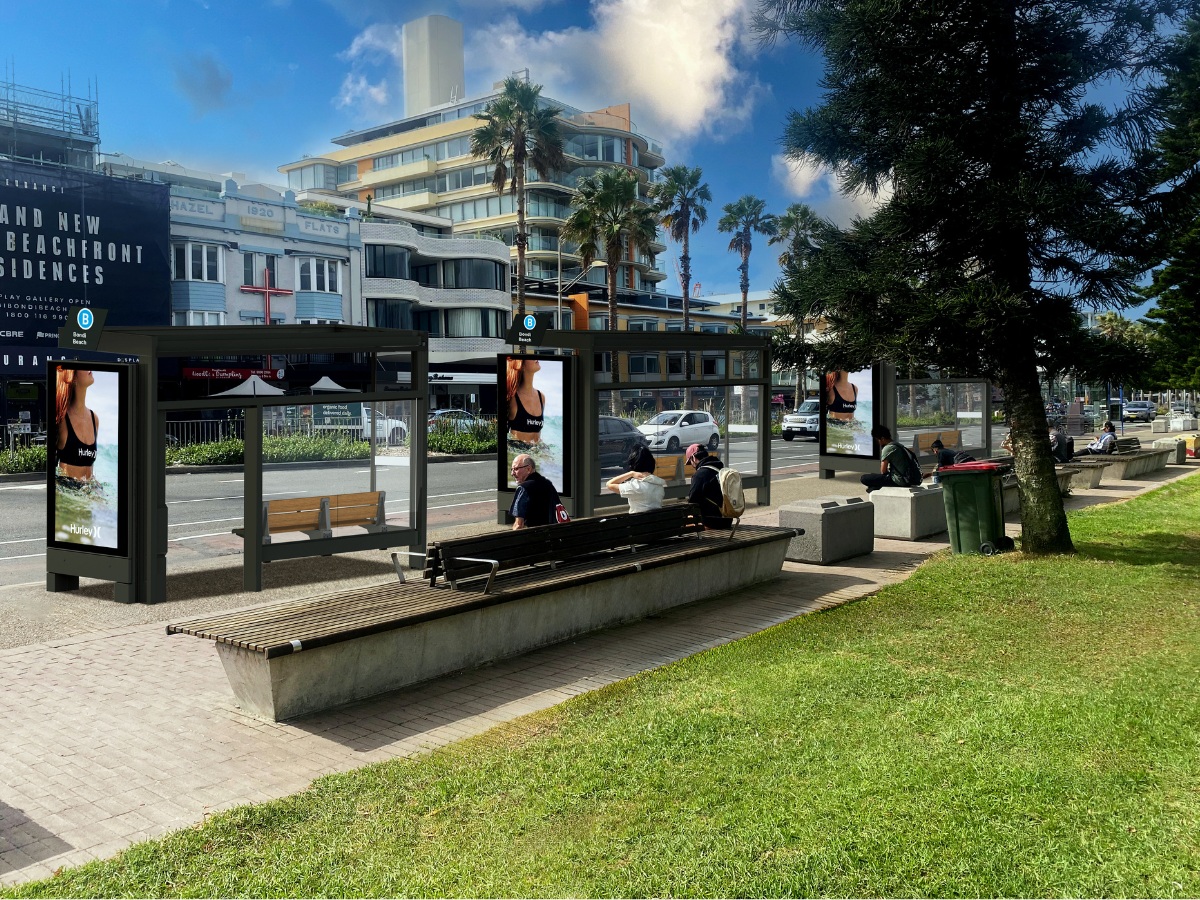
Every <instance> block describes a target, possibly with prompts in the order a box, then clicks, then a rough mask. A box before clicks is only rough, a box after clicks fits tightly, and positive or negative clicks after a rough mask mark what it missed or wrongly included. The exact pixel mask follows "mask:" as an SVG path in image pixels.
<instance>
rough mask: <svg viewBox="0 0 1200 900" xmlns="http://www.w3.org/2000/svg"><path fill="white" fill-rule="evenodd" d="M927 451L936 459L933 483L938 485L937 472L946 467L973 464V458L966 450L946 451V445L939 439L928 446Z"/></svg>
mask: <svg viewBox="0 0 1200 900" xmlns="http://www.w3.org/2000/svg"><path fill="white" fill-rule="evenodd" d="M929 449H930V450H932V451H933V454H934V456H935V457H937V468H936V469H935V470H934V473H933V481H934V483H935V484H936V483H938V482H939V481H940V480H941V479H940V478H938V474H937V473H938V470H940V469H943V468H945V467H946V466H957V465H958V464H959V463H965V462H975V457H973V456H972V455H971V454H970V453H968V452H967V451H966V450H947V449H946V445H945V444H943V443H942V441H941V439H940V438H935V439H934V441H933V443H932V444H930V445H929Z"/></svg>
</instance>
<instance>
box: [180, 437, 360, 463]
mask: <svg viewBox="0 0 1200 900" xmlns="http://www.w3.org/2000/svg"><path fill="white" fill-rule="evenodd" d="M245 451H246V445H245V443H244V442H243V441H242V440H241V439H240V438H226V439H225V440H223V441H213V442H211V443H207V444H184V445H183V446H179V447H168V448H167V465H169V466H228V465H241V464H242V462H243V460H244V458H245ZM370 456H371V447H370V444H368V443H367V442H366V441H362V440H355V439H354V438H351V437H348V436H346V435H343V434H338V433H329V434H321V435H315V434H314V435H303V434H289V435H267V436H265V437H264V438H263V462H265V463H280V462H316V461H320V460H329V459H369V458H370Z"/></svg>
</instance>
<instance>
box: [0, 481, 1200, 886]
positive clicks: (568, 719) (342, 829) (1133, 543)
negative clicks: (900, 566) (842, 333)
mask: <svg viewBox="0 0 1200 900" xmlns="http://www.w3.org/2000/svg"><path fill="white" fill-rule="evenodd" d="M1071 525H1072V532H1073V534H1074V537H1075V542H1076V546H1077V547H1078V548H1079V550H1080V553H1079V554H1078V555H1077V556H1075V557H1067V558H1063V557H1059V558H1049V559H1029V558H1025V557H1022V556H1020V555H1018V554H1010V555H1007V556H999V557H994V558H992V559H984V558H981V557H974V556H970V557H968V556H958V557H952V556H948V555H941V556H939V557H937V558H935V559H933V560H931V561H930V562H928V563H926V564H925V565H923V566H922V567H921V568H920V569H918V570H917V571H916V572H915V573H914V574H913V575H912V576H911V577H910V578H909V579H907V580H906V581H905V582H904V583H902V584H899V585H896V586H893V587H890V588H888V589H886V590H884V591H882V592H880V593H879V594H877V595H875V596H873V597H870V598H868V599H866V600H864V601H860V602H857V603H853V604H850V605H847V606H843V607H840V608H838V609H835V610H831V611H829V612H826V613H821V614H818V615H811V616H805V617H803V618H800V619H797V620H794V621H792V622H789V623H787V624H784V625H781V626H779V627H776V628H772V629H770V630H768V631H765V632H763V633H761V634H758V635H755V636H753V637H751V638H748V639H745V640H741V641H738V642H736V643H733V644H729V645H727V646H724V647H721V648H718V649H716V650H713V651H710V652H706V653H702V654H700V655H698V656H695V657H692V658H690V659H687V660H684V661H682V662H680V663H678V664H675V665H672V666H668V667H666V668H664V669H660V670H657V671H655V672H651V673H647V674H645V675H642V676H639V677H636V678H633V679H629V680H627V681H624V682H621V683H619V684H616V685H613V686H612V687H610V688H607V689H604V690H601V691H597V692H595V693H593V694H589V695H587V696H584V697H581V698H578V699H577V700H575V701H572V702H570V703H567V704H564V705H562V706H560V707H557V708H555V709H554V710H551V711H549V712H547V713H544V714H541V715H536V716H531V717H528V718H525V719H522V720H520V721H518V722H516V723H514V724H512V725H510V726H507V727H502V728H499V729H496V730H495V731H493V732H490V733H489V734H488V735H485V736H484V737H482V738H479V739H476V740H471V741H465V742H463V743H461V744H458V745H456V746H454V747H453V748H451V749H449V750H445V751H440V752H436V753H434V754H432V755H430V756H426V757H422V758H420V759H416V760H407V761H396V762H391V763H386V764H382V765H375V766H370V767H367V768H364V769H361V770H358V771H355V772H352V773H348V774H345V775H338V776H331V777H327V778H323V779H321V780H319V781H317V782H315V783H314V784H313V786H312V787H311V788H310V789H309V790H307V791H305V792H303V793H300V794H297V795H294V796H291V797H288V798H285V799H283V800H280V801H278V802H274V803H268V804H263V805H260V806H254V807H244V808H241V809H237V810H234V811H232V812H229V813H226V814H223V815H220V816H217V817H214V818H212V819H210V820H209V821H207V822H206V823H205V824H203V825H201V826H197V827H195V828H190V829H186V830H184V831H180V832H177V833H175V834H172V835H170V836H168V837H166V838H164V839H162V840H159V841H153V842H148V843H144V844H140V845H138V846H136V847H133V848H131V849H130V850H128V851H126V852H125V853H123V854H121V855H120V856H119V857H117V858H115V859H113V860H108V861H103V862H97V863H92V864H89V865H87V866H83V867H81V868H78V869H74V870H71V871H67V872H64V873H62V874H60V875H59V876H58V877H56V878H53V879H51V880H48V881H45V882H40V883H36V884H29V885H24V886H21V887H19V888H17V889H15V890H12V891H9V892H7V894H6V895H11V896H96V897H100V896H115V895H126V896H243V895H250V896H378V895H385V896H405V895H424V896H460V895H471V896H525V897H542V896H567V895H571V896H645V895H656V896H780V895H788V896H791V895H841V896H914V895H924V896H928V895H941V896H1062V895H1070V896H1158V897H1169V896H1194V895H1197V894H1198V893H1200V752H1198V750H1200V708H1198V705H1197V703H1196V697H1195V692H1196V685H1197V683H1198V681H1200V602H1198V600H1197V593H1198V592H1197V589H1196V584H1197V583H1198V576H1200V478H1192V479H1188V480H1186V481H1183V482H1179V483H1176V484H1173V485H1169V486H1167V487H1165V488H1163V489H1161V490H1158V491H1155V492H1154V493H1152V494H1149V495H1146V496H1144V497H1142V498H1138V499H1136V500H1133V501H1131V502H1129V503H1125V504H1120V505H1112V506H1106V507H1097V508H1092V509H1089V510H1086V511H1082V512H1079V513H1076V514H1074V515H1073V516H1072V520H1071Z"/></svg>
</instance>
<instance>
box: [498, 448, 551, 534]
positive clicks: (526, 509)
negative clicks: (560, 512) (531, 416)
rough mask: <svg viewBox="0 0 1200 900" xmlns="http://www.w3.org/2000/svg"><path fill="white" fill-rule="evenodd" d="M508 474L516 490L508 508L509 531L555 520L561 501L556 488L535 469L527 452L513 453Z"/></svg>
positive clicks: (546, 523) (547, 523)
mask: <svg viewBox="0 0 1200 900" xmlns="http://www.w3.org/2000/svg"><path fill="white" fill-rule="evenodd" d="M512 475H513V478H514V479H516V482H517V492H516V494H514V495H513V502H512V506H510V507H509V508H508V512H509V515H511V516H512V517H513V531H519V530H520V529H522V528H533V527H535V526H537V525H553V524H554V523H556V522H558V521H559V519H558V517H557V515H556V511H557V509H558V507H559V506H561V505H562V504H561V501H560V500H559V496H558V491H557V490H555V488H554V485H553V484H551V483H550V479H548V478H546V476H544V475H543V474H542V473H541V472H538V471H537V466H535V465H534V462H533V457H532V456H530V455H529V454H527V453H522V454H520V455H519V456H517V457H516V459H514V460H513V464H512Z"/></svg>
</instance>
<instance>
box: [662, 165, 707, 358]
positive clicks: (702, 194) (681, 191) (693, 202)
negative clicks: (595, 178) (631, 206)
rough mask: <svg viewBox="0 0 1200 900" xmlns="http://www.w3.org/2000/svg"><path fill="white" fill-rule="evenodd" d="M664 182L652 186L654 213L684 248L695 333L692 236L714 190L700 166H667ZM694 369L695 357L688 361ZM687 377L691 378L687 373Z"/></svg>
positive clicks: (684, 281)
mask: <svg viewBox="0 0 1200 900" xmlns="http://www.w3.org/2000/svg"><path fill="white" fill-rule="evenodd" d="M659 175H660V180H659V181H656V182H654V183H653V184H651V185H650V190H649V196H650V199H651V200H652V201H653V202H654V212H655V215H657V216H658V220H659V222H660V223H662V226H663V228H665V229H667V232H668V233H669V234H670V235H671V240H673V241H675V242H676V243H678V244H679V245H680V253H679V289H680V292H681V294H682V297H683V330H684V331H690V330H691V303H690V302H689V301H690V297H691V292H692V255H691V237H692V235H693V234H695V233H696V232H697V231H699V230H700V226H701V225H703V224H704V223H705V222H707V221H708V205H707V204H709V203H712V191H710V190H709V188H708V182H706V181H702V179H703V177H704V173H703V171H702V170H701V169H700V167H699V166H692V167H688V166H685V165H682V164H680V165H674V166H667V167H666V168H664V169H660V170H659ZM686 364H687V365H688V366H689V367H690V365H691V357H690V356H689V357H688V358H687V360H686ZM685 375H687V376H689V377H690V375H691V372H690V371H689V372H686V373H685Z"/></svg>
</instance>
